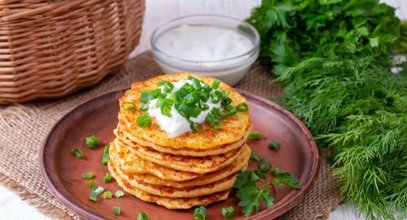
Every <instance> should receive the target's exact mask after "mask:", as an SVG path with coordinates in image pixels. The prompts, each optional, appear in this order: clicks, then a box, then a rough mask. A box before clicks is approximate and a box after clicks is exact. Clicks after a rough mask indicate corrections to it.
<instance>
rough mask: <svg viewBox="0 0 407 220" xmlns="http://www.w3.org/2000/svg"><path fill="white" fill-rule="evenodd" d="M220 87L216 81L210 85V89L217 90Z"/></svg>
mask: <svg viewBox="0 0 407 220" xmlns="http://www.w3.org/2000/svg"><path fill="white" fill-rule="evenodd" d="M219 85H220V82H219V81H218V80H215V81H213V83H212V89H218V88H219Z"/></svg>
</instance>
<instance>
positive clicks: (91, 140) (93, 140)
mask: <svg viewBox="0 0 407 220" xmlns="http://www.w3.org/2000/svg"><path fill="white" fill-rule="evenodd" d="M100 143H101V142H100V140H99V139H98V138H97V137H96V136H95V135H91V136H89V137H86V138H85V144H86V146H87V147H88V148H91V149H93V148H95V147H97V146H99V145H100Z"/></svg>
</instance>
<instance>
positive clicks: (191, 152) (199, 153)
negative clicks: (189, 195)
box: [114, 121, 252, 157]
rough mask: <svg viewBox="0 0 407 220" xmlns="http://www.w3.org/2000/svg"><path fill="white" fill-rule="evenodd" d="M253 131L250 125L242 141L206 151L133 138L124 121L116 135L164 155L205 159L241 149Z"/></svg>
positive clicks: (121, 122) (115, 132)
mask: <svg viewBox="0 0 407 220" xmlns="http://www.w3.org/2000/svg"><path fill="white" fill-rule="evenodd" d="M251 130H252V125H251V124H250V125H249V127H248V128H247V129H246V133H245V134H244V136H243V137H242V138H241V139H240V140H238V141H236V142H234V143H230V144H225V145H221V146H218V147H217V148H212V149H206V150H200V149H191V148H168V147H163V146H160V145H156V144H154V143H151V142H149V141H147V140H143V139H139V138H137V137H135V136H132V135H131V132H130V131H129V130H128V129H127V126H126V125H125V124H124V122H123V121H120V122H119V125H118V127H117V129H115V130H114V134H115V135H116V136H117V135H118V132H119V133H121V134H120V135H122V136H124V137H126V138H128V139H129V140H131V141H132V142H135V143H138V144H140V145H141V146H147V147H151V148H153V149H154V150H156V151H159V152H162V153H167V154H174V155H180V156H192V157H205V156H211V155H218V154H224V153H226V152H229V151H231V150H234V149H236V148H239V147H240V146H242V145H243V143H245V142H246V140H247V136H248V135H249V133H250V132H251Z"/></svg>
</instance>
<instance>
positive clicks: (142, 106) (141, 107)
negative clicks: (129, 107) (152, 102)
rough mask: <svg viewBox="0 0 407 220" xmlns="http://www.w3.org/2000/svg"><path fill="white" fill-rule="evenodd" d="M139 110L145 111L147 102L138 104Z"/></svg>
mask: <svg viewBox="0 0 407 220" xmlns="http://www.w3.org/2000/svg"><path fill="white" fill-rule="evenodd" d="M140 110H141V111H143V112H145V111H147V110H148V104H141V105H140Z"/></svg>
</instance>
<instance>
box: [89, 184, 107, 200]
mask: <svg viewBox="0 0 407 220" xmlns="http://www.w3.org/2000/svg"><path fill="white" fill-rule="evenodd" d="M104 190H105V189H103V187H101V186H97V187H96V188H95V189H93V190H92V191H91V193H90V195H89V200H91V201H93V202H96V201H97V199H98V197H99V195H100V194H102V193H103V191H104Z"/></svg>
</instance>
